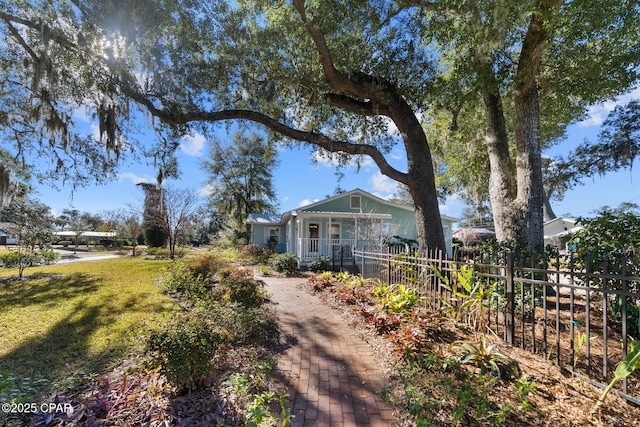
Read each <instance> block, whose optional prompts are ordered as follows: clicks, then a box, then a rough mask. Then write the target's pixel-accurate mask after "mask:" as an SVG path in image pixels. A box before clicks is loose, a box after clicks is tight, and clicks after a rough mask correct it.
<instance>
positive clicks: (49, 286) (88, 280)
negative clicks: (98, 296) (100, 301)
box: [0, 273, 98, 313]
mask: <svg viewBox="0 0 640 427" xmlns="http://www.w3.org/2000/svg"><path fill="white" fill-rule="evenodd" d="M97 288H98V283H97V282H96V280H95V279H94V278H92V277H91V276H89V275H86V274H81V273H76V274H71V275H66V276H62V275H37V276H25V277H23V278H22V279H19V278H17V277H11V278H5V279H3V280H2V281H1V282H0V295H2V301H0V313H2V312H4V311H8V310H11V308H12V307H15V306H22V307H24V306H32V305H39V304H48V305H55V304H61V303H64V302H66V301H68V300H70V299H72V298H76V297H78V295H83V294H86V293H88V292H93V291H96V290H97Z"/></svg>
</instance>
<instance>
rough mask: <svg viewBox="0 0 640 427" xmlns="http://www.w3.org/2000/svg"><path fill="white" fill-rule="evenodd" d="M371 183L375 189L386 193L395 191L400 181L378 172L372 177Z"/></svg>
mask: <svg viewBox="0 0 640 427" xmlns="http://www.w3.org/2000/svg"><path fill="white" fill-rule="evenodd" d="M370 182H371V185H373V189H374V190H375V191H381V192H384V193H395V191H396V190H397V189H398V183H397V182H395V181H394V180H392V179H391V178H389V177H388V176H385V175H382V173H380V172H376V173H374V174H373V176H372V177H371V180H370Z"/></svg>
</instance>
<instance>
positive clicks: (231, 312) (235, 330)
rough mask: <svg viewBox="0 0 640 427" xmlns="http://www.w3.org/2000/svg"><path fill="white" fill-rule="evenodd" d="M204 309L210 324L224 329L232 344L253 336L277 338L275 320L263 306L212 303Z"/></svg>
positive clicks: (243, 341)
mask: <svg viewBox="0 0 640 427" xmlns="http://www.w3.org/2000/svg"><path fill="white" fill-rule="evenodd" d="M204 311H205V312H206V316H207V318H208V319H209V321H210V322H211V324H213V325H216V327H218V328H220V330H222V331H224V333H225V336H226V337H227V339H228V340H229V342H230V343H232V344H243V343H245V342H247V341H248V340H251V339H254V338H255V337H269V338H271V339H274V340H275V341H277V340H278V333H277V326H275V325H276V321H275V319H273V318H272V317H271V314H270V312H269V311H268V310H267V309H265V308H264V307H245V306H243V305H242V304H239V303H232V304H215V303H214V304H209V305H207V306H206V308H205V309H204Z"/></svg>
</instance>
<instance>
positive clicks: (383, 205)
mask: <svg viewBox="0 0 640 427" xmlns="http://www.w3.org/2000/svg"><path fill="white" fill-rule="evenodd" d="M252 215H253V214H252ZM252 221H253V222H249V220H248V223H250V224H251V239H250V241H251V243H255V244H258V245H261V246H265V247H268V246H269V244H268V243H269V237H270V236H275V235H277V236H278V237H277V241H278V251H279V252H284V251H286V252H292V253H295V254H296V256H297V257H298V259H299V260H300V261H301V262H305V261H308V260H309V259H317V258H319V257H323V256H325V257H326V256H331V255H330V253H323V251H326V252H330V251H333V250H334V249H335V248H337V247H340V248H352V247H353V246H357V247H362V246H368V245H380V244H384V243H385V242H388V241H389V240H392V239H393V237H394V236H398V237H401V238H403V239H412V240H416V239H417V232H416V218H415V211H414V210H413V209H410V208H406V207H404V206H400V205H396V204H393V203H389V202H387V201H385V200H382V199H379V198H377V197H375V196H373V195H371V194H369V193H366V192H364V191H362V190H358V189H356V190H353V191H349V192H347V193H343V194H340V195H338V196H334V197H331V198H329V199H327V200H323V201H320V202H317V203H313V204H310V205H307V206H303V207H301V208H298V209H295V210H292V211H289V212H286V213H285V214H284V215H282V216H278V217H277V218H273V217H268V216H267V215H255V216H254V217H253V219H252ZM278 221H279V223H278ZM454 221H455V218H450V217H446V216H445V217H443V218H442V227H443V230H444V234H445V243H446V245H447V252H448V254H449V255H451V229H452V224H453V222H454ZM265 222H266V223H265ZM276 229H277V231H276ZM349 250H350V249H349Z"/></svg>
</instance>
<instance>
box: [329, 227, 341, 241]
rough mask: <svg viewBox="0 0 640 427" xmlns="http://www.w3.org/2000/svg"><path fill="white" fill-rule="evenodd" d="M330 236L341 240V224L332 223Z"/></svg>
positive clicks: (332, 238)
mask: <svg viewBox="0 0 640 427" xmlns="http://www.w3.org/2000/svg"><path fill="white" fill-rule="evenodd" d="M329 238H330V239H331V240H340V224H331V230H330V234H329Z"/></svg>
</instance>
